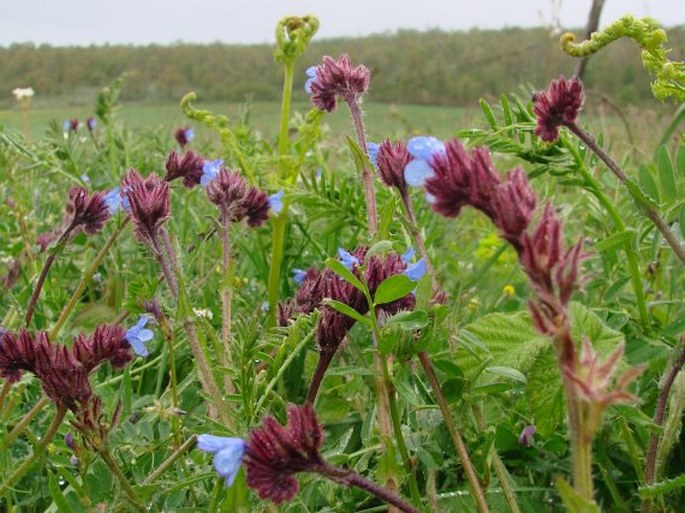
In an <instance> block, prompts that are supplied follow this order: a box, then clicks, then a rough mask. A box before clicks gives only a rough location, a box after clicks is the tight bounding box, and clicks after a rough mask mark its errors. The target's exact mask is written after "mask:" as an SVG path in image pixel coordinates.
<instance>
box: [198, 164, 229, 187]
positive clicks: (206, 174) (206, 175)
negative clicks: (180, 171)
mask: <svg viewBox="0 0 685 513" xmlns="http://www.w3.org/2000/svg"><path fill="white" fill-rule="evenodd" d="M223 165H224V161H223V159H216V160H205V163H204V164H202V176H201V177H200V183H201V184H202V185H204V186H205V187H206V186H207V185H208V184H209V182H211V181H212V180H214V179H215V178H216V177H217V176H218V175H219V171H220V170H221V166H223Z"/></svg>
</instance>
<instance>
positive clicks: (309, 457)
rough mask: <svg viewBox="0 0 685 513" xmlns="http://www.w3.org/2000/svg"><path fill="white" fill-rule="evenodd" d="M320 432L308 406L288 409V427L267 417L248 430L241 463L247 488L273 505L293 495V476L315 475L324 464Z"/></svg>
mask: <svg viewBox="0 0 685 513" xmlns="http://www.w3.org/2000/svg"><path fill="white" fill-rule="evenodd" d="M323 436H324V435H323V429H322V427H321V425H320V424H319V421H318V420H317V418H316V413H315V411H314V408H313V407H312V405H311V404H308V403H307V404H304V405H303V406H294V405H290V406H289V407H288V423H287V424H286V425H285V426H281V424H279V423H278V421H277V420H276V419H275V418H273V417H267V418H266V419H264V421H263V423H262V427H260V428H257V429H254V430H252V432H251V433H250V436H249V440H248V442H247V448H246V450H245V456H244V457H243V463H244V464H245V468H246V469H247V485H248V486H249V487H250V488H252V489H253V490H255V491H256V492H257V494H258V495H259V497H260V498H262V499H268V500H270V501H272V502H274V503H276V504H280V503H282V502H284V501H289V500H291V499H292V498H293V497H295V495H296V494H297V490H298V484H297V480H296V479H295V477H294V474H297V473H298V472H312V471H316V470H317V469H318V468H319V467H320V466H322V465H323V464H324V460H323V458H322V457H321V454H320V449H321V444H322V443H323Z"/></svg>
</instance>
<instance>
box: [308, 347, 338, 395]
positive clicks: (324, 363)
mask: <svg viewBox="0 0 685 513" xmlns="http://www.w3.org/2000/svg"><path fill="white" fill-rule="evenodd" d="M334 355H335V351H320V352H319V361H318V362H316V369H314V374H312V381H311V383H310V384H309V390H308V391H307V402H308V403H311V404H314V401H316V394H318V393H319V388H320V387H321V382H322V381H323V378H324V376H325V375H326V371H327V370H328V367H329V366H330V365H331V361H332V360H333V356H334Z"/></svg>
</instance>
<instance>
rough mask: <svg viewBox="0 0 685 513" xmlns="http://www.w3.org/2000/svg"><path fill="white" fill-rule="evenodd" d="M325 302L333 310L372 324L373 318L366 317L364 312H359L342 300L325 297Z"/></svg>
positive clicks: (369, 324) (368, 324)
mask: <svg viewBox="0 0 685 513" xmlns="http://www.w3.org/2000/svg"><path fill="white" fill-rule="evenodd" d="M324 304H326V306H330V307H331V308H332V309H333V310H335V311H337V312H340V313H341V314H344V315H347V316H348V317H351V318H352V319H354V320H355V321H359V322H361V323H363V324H366V325H367V326H371V319H369V318H368V317H364V316H363V315H362V314H360V313H359V312H357V310H355V309H354V308H352V307H351V306H349V305H346V304H345V303H341V302H340V301H336V300H334V299H325V300H324Z"/></svg>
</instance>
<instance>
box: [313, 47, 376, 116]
mask: <svg viewBox="0 0 685 513" xmlns="http://www.w3.org/2000/svg"><path fill="white" fill-rule="evenodd" d="M311 78H314V80H313V81H312V82H310V83H309V85H310V89H311V100H312V103H313V104H314V106H315V107H317V108H318V109H319V110H323V111H325V112H333V111H334V110H335V108H336V105H337V98H338V97H341V98H343V99H344V100H345V101H347V102H352V101H358V100H359V99H360V98H361V97H362V96H363V95H364V93H366V91H367V89H368V88H369V81H370V79H371V72H370V71H369V69H368V68H367V67H366V66H364V65H360V66H356V67H353V66H352V61H351V60H350V57H349V56H348V55H342V56H341V57H340V58H339V59H337V60H336V59H334V58H332V57H330V56H328V55H327V56H325V57H324V58H323V62H322V63H321V64H319V65H318V66H317V67H316V71H315V73H313V76H312V77H311Z"/></svg>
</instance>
